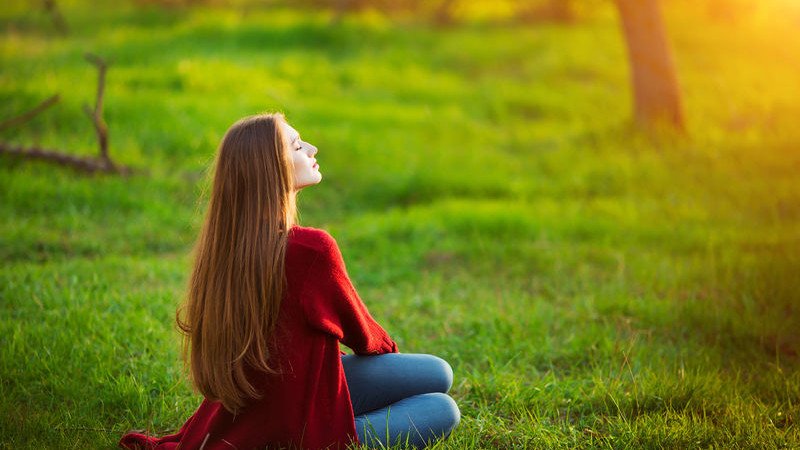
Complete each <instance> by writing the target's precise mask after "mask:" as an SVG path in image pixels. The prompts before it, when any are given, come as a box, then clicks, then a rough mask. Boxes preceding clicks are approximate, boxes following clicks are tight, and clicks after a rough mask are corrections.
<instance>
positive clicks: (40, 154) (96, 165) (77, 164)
mask: <svg viewBox="0 0 800 450" xmlns="http://www.w3.org/2000/svg"><path fill="white" fill-rule="evenodd" d="M85 57H86V59H87V60H88V61H89V62H90V63H92V64H94V65H95V66H97V70H98V78H97V99H96V101H95V105H94V109H92V108H90V107H89V105H84V106H83V109H84V111H85V112H86V115H87V116H89V119H91V121H92V123H93V124H94V129H95V132H96V134H97V143H98V146H99V147H100V155H99V156H98V157H97V158H90V157H80V156H75V155H70V154H67V153H62V152H60V151H57V150H49V149H44V148H40V147H21V146H16V145H11V144H8V143H4V142H0V153H6V154H9V155H16V156H20V157H23V158H26V159H40V160H45V161H52V162H55V163H57V164H60V165H62V166H70V167H72V168H74V169H77V170H80V171H83V172H88V173H95V172H105V173H118V174H122V175H128V174H130V173H131V172H132V170H131V169H130V168H128V167H125V166H119V165H116V164H114V162H113V161H112V160H111V157H110V156H109V155H108V125H107V124H106V121H105V120H104V119H103V94H104V92H105V85H106V69H107V68H108V63H107V62H106V61H105V60H104V59H103V58H100V57H99V56H96V55H92V54H90V53H87V54H86V55H85ZM58 99H59V97H58V95H55V96H53V97H51V98H49V99H47V100H46V101H44V102H42V103H41V104H39V105H38V106H37V107H35V108H34V109H32V110H31V111H28V112H26V113H24V114H21V115H19V116H17V117H14V118H12V119H9V120H6V121H4V122H1V123H0V129H2V128H4V127H7V126H13V125H17V124H20V123H24V122H26V121H28V120H30V119H31V118H33V117H34V116H36V115H37V114H39V113H40V112H42V111H44V110H45V109H47V108H48V107H50V106H51V105H53V104H55V103H56V102H58Z"/></svg>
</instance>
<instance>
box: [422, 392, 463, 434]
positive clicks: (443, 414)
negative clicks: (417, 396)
mask: <svg viewBox="0 0 800 450" xmlns="http://www.w3.org/2000/svg"><path fill="white" fill-rule="evenodd" d="M423 396H424V397H426V398H425V400H426V403H427V404H428V407H429V408H430V410H431V411H436V412H437V413H436V414H435V416H436V422H438V426H437V427H436V428H438V429H435V430H433V431H434V432H435V434H437V435H438V436H442V437H444V436H449V435H450V432H452V431H453V429H454V428H455V427H456V426H458V423H459V422H461V410H459V409H458V405H457V404H456V402H455V400H453V398H452V397H450V396H449V395H447V394H443V393H440V392H432V393H430V394H423Z"/></svg>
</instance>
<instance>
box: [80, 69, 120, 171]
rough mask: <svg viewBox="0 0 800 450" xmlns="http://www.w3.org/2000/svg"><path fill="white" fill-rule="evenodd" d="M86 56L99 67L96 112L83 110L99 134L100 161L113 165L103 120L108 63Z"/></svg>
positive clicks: (106, 128)
mask: <svg viewBox="0 0 800 450" xmlns="http://www.w3.org/2000/svg"><path fill="white" fill-rule="evenodd" d="M84 56H85V58H86V60H87V61H89V62H90V63H92V64H94V65H95V66H96V67H97V100H96V101H95V105H94V110H92V109H90V108H89V105H83V110H84V112H86V115H87V116H89V119H91V120H92V123H93V124H94V130H95V132H96V133H97V144H98V146H99V147H100V159H101V160H103V161H106V162H108V163H109V164H113V163H112V162H111V159H110V158H109V156H108V125H106V121H105V120H103V94H104V93H105V87H106V69H107V68H108V63H106V61H105V60H103V58H100V57H99V56H97V55H93V54H91V53H87V54H86V55H84Z"/></svg>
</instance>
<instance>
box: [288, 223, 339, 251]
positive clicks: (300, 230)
mask: <svg viewBox="0 0 800 450" xmlns="http://www.w3.org/2000/svg"><path fill="white" fill-rule="evenodd" d="M289 246H290V247H296V248H299V249H304V250H306V251H311V252H313V253H323V254H329V253H330V252H331V251H332V250H334V249H336V248H338V247H337V245H336V240H335V239H334V238H333V236H331V235H330V233H328V232H327V231H325V230H321V229H319V228H310V227H301V226H294V227H292V230H291V231H290V233H289Z"/></svg>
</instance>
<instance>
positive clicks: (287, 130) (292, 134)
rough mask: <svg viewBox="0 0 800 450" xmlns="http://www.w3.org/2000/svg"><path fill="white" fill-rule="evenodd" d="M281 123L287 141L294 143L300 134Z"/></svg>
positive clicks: (286, 124)
mask: <svg viewBox="0 0 800 450" xmlns="http://www.w3.org/2000/svg"><path fill="white" fill-rule="evenodd" d="M282 123H283V131H284V133H285V134H286V137H287V138H289V141H290V142H291V141H294V140H295V139H297V138H298V137H299V136H300V133H298V132H297V130H295V129H294V128H293V127H292V126H291V125H289V124H288V123H286V122H282Z"/></svg>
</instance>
